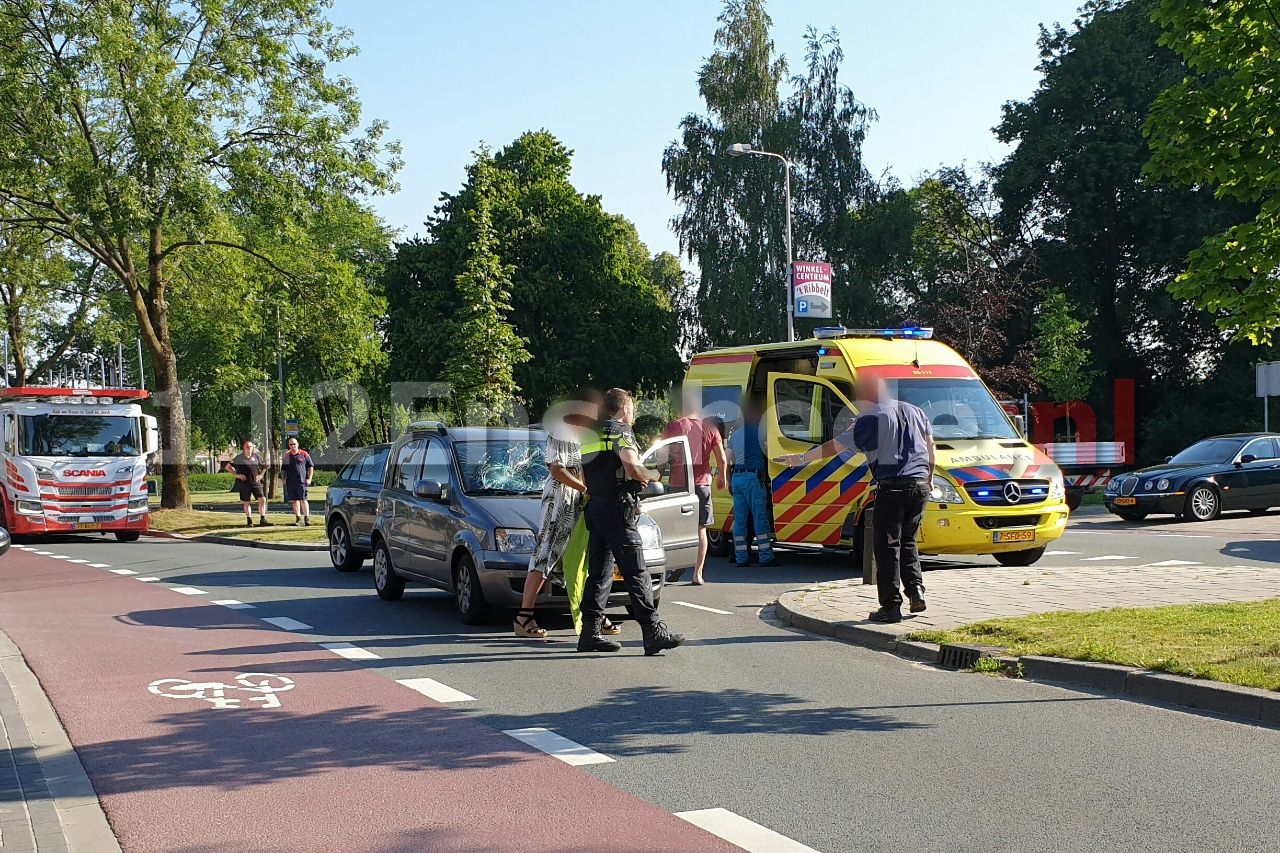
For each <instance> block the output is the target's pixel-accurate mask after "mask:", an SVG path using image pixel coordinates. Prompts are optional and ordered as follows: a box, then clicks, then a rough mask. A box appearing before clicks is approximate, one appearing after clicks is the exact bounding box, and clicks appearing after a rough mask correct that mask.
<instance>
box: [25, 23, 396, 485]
mask: <svg viewBox="0 0 1280 853" xmlns="http://www.w3.org/2000/svg"><path fill="white" fill-rule="evenodd" d="M326 5H327V4H326V3H325V2H323V0H228V2H225V3H205V2H199V0H173V2H167V3H159V4H157V3H144V2H141V0H119V1H118V2H102V3H83V2H72V0H0V201H3V202H5V204H6V205H8V207H6V208H5V214H4V215H6V216H7V217H8V218H9V221H17V222H21V223H24V224H30V225H34V226H37V227H40V228H42V229H44V230H45V231H46V232H48V233H51V234H53V235H56V236H57V237H59V238H61V239H62V240H64V241H65V242H66V243H68V244H70V245H71V246H74V247H76V248H77V249H79V250H80V251H82V252H83V253H84V254H85V255H86V256H88V257H90V258H93V259H95V260H97V261H98V262H99V263H100V264H102V266H103V267H104V268H105V269H107V270H109V271H110V272H111V273H112V274H113V275H114V277H115V278H116V279H118V280H119V282H120V283H121V285H122V286H123V288H124V290H125V292H126V294H127V297H128V300H129V305H130V307H131V308H132V310H133V313H134V316H135V319H136V323H137V325H138V328H139V331H140V333H141V336H142V338H143V340H144V341H145V343H146V347H147V349H148V351H149V353H150V356H151V362H152V375H153V377H154V379H155V386H156V390H157V391H158V392H159V395H160V397H161V402H162V404H163V405H162V407H161V409H160V420H161V430H162V433H163V438H164V442H165V450H166V452H165V454H164V455H163V457H162V466H161V467H162V471H163V474H164V485H163V489H162V492H161V505H162V506H164V507H171V508H172V507H185V506H187V505H188V503H189V501H188V496H187V488H186V469H185V464H184V463H185V460H186V457H187V447H186V445H187V412H186V411H185V408H184V406H183V404H182V396H181V392H180V387H181V383H180V378H181V377H180V368H179V358H178V352H177V350H176V349H175V346H174V339H173V329H172V326H171V314H170V312H171V308H172V306H173V305H174V304H175V303H177V302H179V301H181V300H182V299H183V297H184V293H183V292H182V288H181V287H180V286H179V285H178V284H176V282H178V281H179V279H178V278H177V277H178V275H179V273H180V270H181V268H182V266H183V264H184V263H187V262H189V261H190V260H191V259H192V258H193V257H196V256H198V255H201V254H203V253H206V252H223V253H226V252H237V253H245V254H248V255H250V256H252V257H254V258H256V259H258V260H259V261H260V262H262V263H264V264H266V265H267V266H269V267H275V268H276V270H277V272H280V273H281V274H282V275H286V276H287V273H285V272H284V270H283V268H282V267H281V266H280V265H279V264H278V263H277V262H276V261H274V260H273V259H272V258H270V257H269V256H268V255H267V254H265V253H264V252H263V251H261V250H260V249H259V248H257V247H255V246H254V245H253V244H252V242H251V239H250V237H251V235H245V234H243V233H241V232H239V231H238V229H237V219H239V218H241V217H246V216H248V217H255V218H257V219H258V220H259V221H262V222H272V223H277V224H281V225H283V224H284V223H287V222H290V221H292V220H300V219H305V218H306V217H307V215H308V212H309V211H310V209H311V207H312V204H313V202H314V201H315V200H316V199H317V198H318V197H323V196H326V195H330V194H346V195H360V194H362V193H365V192H370V191H377V190H380V189H383V188H386V187H387V186H388V185H389V181H390V173H391V172H392V171H393V170H394V168H395V166H396V165H397V163H396V161H395V159H394V157H395V152H394V149H390V153H391V160H390V162H384V161H383V160H382V159H380V158H382V157H383V155H384V153H385V152H386V151H387V150H388V149H387V148H384V147H383V146H382V145H381V143H380V137H381V134H382V126H381V125H379V124H375V125H373V126H371V127H370V128H368V129H366V130H363V131H362V130H361V129H360V128H359V120H360V119H359V116H360V109H359V103H358V101H357V99H356V94H355V91H354V89H353V87H352V86H351V84H350V83H349V82H348V81H346V80H344V79H334V78H332V77H330V76H328V75H327V74H326V65H327V63H329V62H334V61H338V60H341V59H344V58H346V57H348V56H350V55H351V54H352V53H353V50H354V49H353V47H352V46H351V44H350V41H349V37H348V34H347V33H346V32H344V31H339V30H334V29H333V27H332V26H331V25H330V23H329V22H328V21H327V20H326V19H325V17H324V15H323V10H324V8H325V6H326ZM10 209H12V210H15V211H17V212H16V214H14V215H12V216H10V215H9V214H8V211H9V210H10ZM257 233H258V234H259V235H261V234H262V233H263V232H262V231H258V232H257Z"/></svg>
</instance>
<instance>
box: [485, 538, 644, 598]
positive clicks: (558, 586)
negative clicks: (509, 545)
mask: <svg viewBox="0 0 1280 853" xmlns="http://www.w3.org/2000/svg"><path fill="white" fill-rule="evenodd" d="M473 556H474V557H475V560H476V575H478V576H479V578H480V588H481V589H482V590H484V600H485V601H486V602H488V603H489V604H490V605H492V606H494V607H519V606H520V604H521V600H522V597H523V595H524V582H525V578H526V577H527V576H528V574H529V558H528V556H522V555H519V554H508V553H505V552H502V551H481V552H479V553H477V554H474V555H473ZM646 557H647V559H646V560H645V568H646V569H647V570H648V572H649V580H650V582H651V583H652V584H653V592H654V595H658V594H659V593H661V592H662V585H663V579H664V578H665V576H666V571H667V564H666V561H665V560H664V559H656V558H654V557H650V556H648V555H646ZM627 601H628V598H627V590H626V587H625V586H624V585H623V583H622V582H621V581H619V580H616V579H615V580H614V581H613V587H612V589H611V590H610V591H609V606H610V607H618V606H622V605H624V604H626V603H627ZM535 606H536V607H538V608H551V609H554V608H568V606H569V597H568V595H566V593H565V588H564V584H563V581H560V580H559V579H558V578H557V577H556V576H555V575H553V576H552V578H551V582H550V583H547V584H544V585H543V587H542V591H541V592H539V593H538V599H537V603H536V605H535Z"/></svg>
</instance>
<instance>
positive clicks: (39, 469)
mask: <svg viewBox="0 0 1280 853" xmlns="http://www.w3.org/2000/svg"><path fill="white" fill-rule="evenodd" d="M33 467H34V468H35V469H36V477H37V478H38V479H41V480H56V479H57V477H58V475H57V474H55V473H53V469H52V468H46V467H44V466H43V465H35V466H33Z"/></svg>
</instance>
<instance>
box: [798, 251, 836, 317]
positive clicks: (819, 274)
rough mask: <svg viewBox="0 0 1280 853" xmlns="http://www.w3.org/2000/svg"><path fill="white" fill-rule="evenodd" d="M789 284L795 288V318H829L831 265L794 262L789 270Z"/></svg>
mask: <svg viewBox="0 0 1280 853" xmlns="http://www.w3.org/2000/svg"><path fill="white" fill-rule="evenodd" d="M791 283H792V286H793V287H795V300H796V316H797V317H813V318H814V319H828V318H830V317H831V264H823V263H817V262H815V261H796V262H795V264H794V265H792V268H791Z"/></svg>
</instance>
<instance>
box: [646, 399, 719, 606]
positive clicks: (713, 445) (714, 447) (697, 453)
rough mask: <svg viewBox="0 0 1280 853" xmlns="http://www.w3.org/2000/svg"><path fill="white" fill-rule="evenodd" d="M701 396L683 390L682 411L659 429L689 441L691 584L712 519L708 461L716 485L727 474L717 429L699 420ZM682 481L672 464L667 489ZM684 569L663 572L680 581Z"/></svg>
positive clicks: (698, 577) (698, 574)
mask: <svg viewBox="0 0 1280 853" xmlns="http://www.w3.org/2000/svg"><path fill="white" fill-rule="evenodd" d="M701 408H702V400H701V395H700V394H699V393H697V392H696V391H687V392H686V393H685V394H684V397H683V414H682V416H681V417H679V418H676V419H675V420H674V421H672V422H671V423H669V424H667V428H666V429H665V430H663V432H662V437H663V438H677V437H679V436H684V437H685V438H687V439H688V440H689V452H690V453H691V454H693V460H692V461H693V490H694V492H695V493H696V494H697V496H698V562H697V563H696V564H695V565H694V567H693V584H694V586H701V585H702V583H703V580H702V565H703V563H705V562H706V560H707V528H708V527H709V526H710V525H711V523H712V521H714V520H715V512H714V511H713V509H712V507H711V460H712V458H714V459H715V461H716V473H717V475H718V477H719V482H720V488H721V489H725V490H727V489H728V484H727V482H726V480H725V478H726V477H727V476H728V471H729V460H728V457H726V456H725V452H724V439H723V438H721V436H720V431H719V430H718V429H716V427H715V425H714V424H711V423H709V422H707V421H705V420H703V419H702V412H701ZM687 487H688V486H687V484H686V483H685V482H684V466H680V465H677V466H674V467H673V468H672V471H671V488H672V490H673V491H674V490H679V489H685V488H687ZM683 574H684V569H675V570H673V571H672V572H671V573H670V574H669V575H667V582H668V583H670V582H673V581H678V580H680V576H681V575H683Z"/></svg>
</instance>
